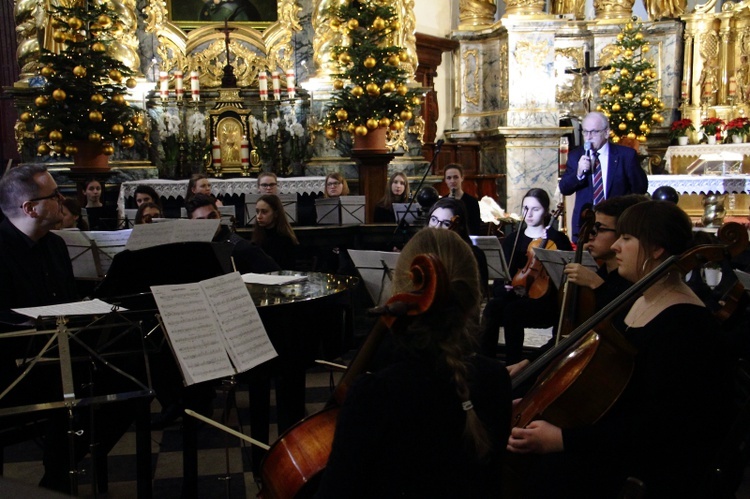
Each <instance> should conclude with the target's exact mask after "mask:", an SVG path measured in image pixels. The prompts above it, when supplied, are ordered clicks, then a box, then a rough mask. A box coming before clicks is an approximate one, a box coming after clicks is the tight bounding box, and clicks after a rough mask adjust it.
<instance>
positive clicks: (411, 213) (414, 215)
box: [393, 203, 419, 225]
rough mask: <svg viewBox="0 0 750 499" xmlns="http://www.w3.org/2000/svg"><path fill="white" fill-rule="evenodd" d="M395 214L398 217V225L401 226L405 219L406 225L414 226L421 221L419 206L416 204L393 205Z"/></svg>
mask: <svg viewBox="0 0 750 499" xmlns="http://www.w3.org/2000/svg"><path fill="white" fill-rule="evenodd" d="M409 206H411V208H409ZM393 214H394V215H395V217H396V223H397V224H400V223H401V220H402V219H403V221H404V222H405V223H406V224H408V225H412V224H413V223H415V222H416V221H417V220H418V219H419V205H418V204H414V203H393Z"/></svg>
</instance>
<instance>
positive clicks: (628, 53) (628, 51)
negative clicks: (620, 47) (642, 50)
mask: <svg viewBox="0 0 750 499" xmlns="http://www.w3.org/2000/svg"><path fill="white" fill-rule="evenodd" d="M623 55H624V56H625V57H626V58H628V59H629V58H631V57H633V51H632V50H630V49H627V50H626V51H625V53H624V54H623Z"/></svg>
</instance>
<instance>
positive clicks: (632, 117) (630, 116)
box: [625, 111, 635, 121]
mask: <svg viewBox="0 0 750 499" xmlns="http://www.w3.org/2000/svg"><path fill="white" fill-rule="evenodd" d="M625 117H626V118H627V119H629V120H631V121H632V120H633V119H634V118H635V115H634V114H633V112H632V111H628V114H626V115H625Z"/></svg>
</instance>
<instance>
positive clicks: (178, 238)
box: [125, 219, 220, 251]
mask: <svg viewBox="0 0 750 499" xmlns="http://www.w3.org/2000/svg"><path fill="white" fill-rule="evenodd" d="M219 223H220V222H219V220H183V219H179V220H174V221H171V222H169V223H164V224H140V225H136V226H135V227H133V229H132V230H133V233H132V234H131V235H130V239H128V243H127V245H125V249H127V250H131V251H135V250H140V249H144V248H150V247H152V246H159V245H162V244H169V243H192V242H197V243H210V242H211V240H212V239H213V237H214V235H215V234H216V230H217V229H218V228H219Z"/></svg>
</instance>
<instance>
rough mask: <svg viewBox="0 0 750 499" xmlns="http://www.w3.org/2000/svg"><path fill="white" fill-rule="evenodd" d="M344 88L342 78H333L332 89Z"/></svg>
mask: <svg viewBox="0 0 750 499" xmlns="http://www.w3.org/2000/svg"><path fill="white" fill-rule="evenodd" d="M342 88H344V82H343V80H334V82H333V89H334V90H341V89H342Z"/></svg>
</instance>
